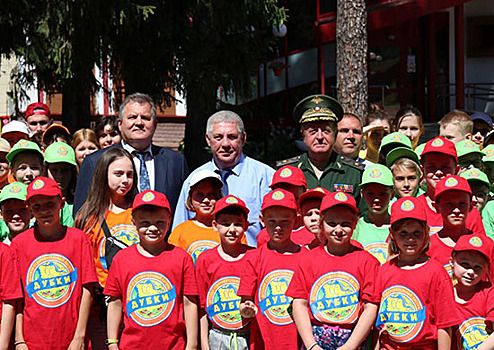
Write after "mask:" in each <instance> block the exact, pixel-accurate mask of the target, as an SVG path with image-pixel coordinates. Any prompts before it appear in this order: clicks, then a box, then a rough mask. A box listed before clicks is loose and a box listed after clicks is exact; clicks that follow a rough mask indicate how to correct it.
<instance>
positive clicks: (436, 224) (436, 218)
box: [417, 194, 485, 236]
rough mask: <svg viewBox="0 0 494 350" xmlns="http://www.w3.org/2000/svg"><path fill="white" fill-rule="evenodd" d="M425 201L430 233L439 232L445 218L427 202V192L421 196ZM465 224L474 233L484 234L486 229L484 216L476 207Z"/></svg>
mask: <svg viewBox="0 0 494 350" xmlns="http://www.w3.org/2000/svg"><path fill="white" fill-rule="evenodd" d="M417 198H420V199H422V201H424V207H425V213H426V215H427V225H428V226H429V228H430V232H429V233H430V234H433V233H437V232H439V231H440V230H441V229H442V228H443V218H442V216H441V214H439V213H437V212H435V211H434V210H433V209H432V208H431V207H430V206H429V204H428V203H427V199H426V198H425V194H422V195H420V196H419V197H417ZM465 225H466V227H467V229H468V230H470V231H472V232H473V233H476V234H479V235H484V236H485V229H484V224H483V223H482V217H481V216H480V213H479V211H478V210H477V209H476V208H475V207H474V208H473V209H472V210H471V211H470V212H469V213H468V215H467V220H466V222H465Z"/></svg>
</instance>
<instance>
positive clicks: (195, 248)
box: [168, 220, 220, 264]
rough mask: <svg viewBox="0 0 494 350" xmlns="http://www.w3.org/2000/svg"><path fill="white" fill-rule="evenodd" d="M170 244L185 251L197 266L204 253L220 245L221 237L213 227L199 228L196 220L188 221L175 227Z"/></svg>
mask: <svg viewBox="0 0 494 350" xmlns="http://www.w3.org/2000/svg"><path fill="white" fill-rule="evenodd" d="M168 243H170V244H173V245H174V246H177V247H180V248H182V249H183V250H185V251H186V252H187V253H188V254H189V255H190V256H191V257H192V260H193V261H194V264H195V263H196V260H197V257H198V256H199V255H200V254H201V253H202V252H204V251H206V250H208V249H211V248H214V247H216V246H217V245H218V244H220V236H219V234H218V232H216V231H215V230H214V229H213V228H212V227H203V226H199V225H197V224H195V223H194V220H187V221H185V222H182V223H181V224H180V225H178V226H177V227H175V229H174V230H173V231H172V233H171V234H170V236H169V237H168Z"/></svg>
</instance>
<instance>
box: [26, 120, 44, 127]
mask: <svg viewBox="0 0 494 350" xmlns="http://www.w3.org/2000/svg"><path fill="white" fill-rule="evenodd" d="M28 124H29V125H30V126H36V125H41V126H45V125H46V124H48V122H47V121H46V120H40V121H34V120H33V121H30V122H28Z"/></svg>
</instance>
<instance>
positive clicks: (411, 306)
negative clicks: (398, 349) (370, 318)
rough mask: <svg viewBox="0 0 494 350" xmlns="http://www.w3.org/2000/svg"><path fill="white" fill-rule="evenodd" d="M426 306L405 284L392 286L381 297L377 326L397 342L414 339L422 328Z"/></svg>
mask: <svg viewBox="0 0 494 350" xmlns="http://www.w3.org/2000/svg"><path fill="white" fill-rule="evenodd" d="M424 321H425V307H424V305H423V304H422V301H421V300H420V299H419V297H418V296H417V295H416V294H415V293H414V292H413V291H411V290H410V289H408V288H407V287H404V286H392V287H389V288H388V289H386V290H385V291H384V292H383V294H382V297H381V306H380V307H379V314H378V315H377V321H376V326H377V327H379V328H382V329H383V330H384V331H385V332H387V333H388V335H389V337H390V339H391V340H393V341H395V342H397V343H406V342H409V341H412V340H413V339H414V338H415V337H416V336H417V335H418V334H419V333H420V331H421V330H422V327H423V326H424Z"/></svg>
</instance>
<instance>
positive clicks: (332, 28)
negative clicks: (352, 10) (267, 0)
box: [315, 0, 470, 44]
mask: <svg viewBox="0 0 494 350" xmlns="http://www.w3.org/2000/svg"><path fill="white" fill-rule="evenodd" d="M318 1H321V0H318ZM468 1H470V0H371V1H367V13H368V18H367V25H368V30H369V31H371V30H373V29H379V28H384V27H390V26H393V25H396V24H400V23H403V22H407V21H410V20H412V19H416V18H419V17H422V16H426V15H428V14H431V13H434V12H438V11H441V10H444V9H447V8H450V7H454V6H457V5H461V4H463V3H465V2H468ZM315 31H316V36H315V37H316V42H317V43H318V44H324V43H328V42H331V41H334V40H336V13H334V12H331V13H328V14H324V15H321V16H320V17H319V22H316V23H315Z"/></svg>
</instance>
